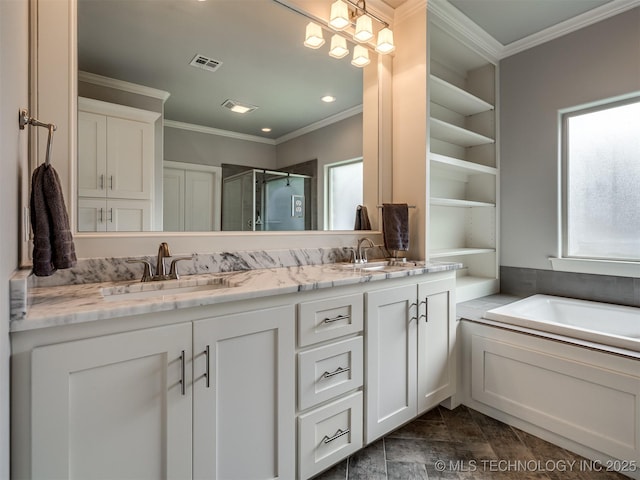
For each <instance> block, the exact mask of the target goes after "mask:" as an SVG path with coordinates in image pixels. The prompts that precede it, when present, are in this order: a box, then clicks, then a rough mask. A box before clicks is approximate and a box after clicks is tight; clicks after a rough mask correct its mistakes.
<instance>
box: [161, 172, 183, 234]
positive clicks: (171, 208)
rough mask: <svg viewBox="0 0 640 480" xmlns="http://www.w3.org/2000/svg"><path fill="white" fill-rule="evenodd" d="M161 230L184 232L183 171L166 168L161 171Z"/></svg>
mask: <svg viewBox="0 0 640 480" xmlns="http://www.w3.org/2000/svg"><path fill="white" fill-rule="evenodd" d="M162 229H163V230H164V231H165V232H184V170H180V169H177V168H167V167H165V168H164V170H163V175H162Z"/></svg>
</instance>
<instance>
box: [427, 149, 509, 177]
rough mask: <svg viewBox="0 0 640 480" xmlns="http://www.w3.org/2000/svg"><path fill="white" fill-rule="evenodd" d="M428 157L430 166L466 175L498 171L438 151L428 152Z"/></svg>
mask: <svg viewBox="0 0 640 480" xmlns="http://www.w3.org/2000/svg"><path fill="white" fill-rule="evenodd" d="M429 159H430V160H431V165H432V167H441V168H446V169H447V170H451V171H455V172H459V173H463V174H466V175H474V174H478V173H486V174H487V175H497V173H498V169H497V168H494V167H488V166H486V165H481V164H479V163H474V162H467V161H466V160H460V159H459V158H454V157H449V156H447V155H441V154H439V153H430V154H429Z"/></svg>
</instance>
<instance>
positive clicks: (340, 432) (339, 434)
mask: <svg viewBox="0 0 640 480" xmlns="http://www.w3.org/2000/svg"><path fill="white" fill-rule="evenodd" d="M348 433H350V430H349V429H348V428H347V429H346V430H342V429H340V428H339V429H338V431H337V432H336V433H334V434H333V437H329V436H327V435H325V436H324V438H323V439H322V443H331V442H333V441H334V440H335V439H336V438H340V437H342V436H343V435H347V434H348Z"/></svg>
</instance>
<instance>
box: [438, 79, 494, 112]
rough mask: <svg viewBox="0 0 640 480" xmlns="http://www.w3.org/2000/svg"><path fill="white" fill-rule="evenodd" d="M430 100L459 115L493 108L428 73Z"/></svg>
mask: <svg viewBox="0 0 640 480" xmlns="http://www.w3.org/2000/svg"><path fill="white" fill-rule="evenodd" d="M429 79H430V80H431V83H430V84H429V88H430V89H431V101H432V102H433V103H437V104H438V105H441V106H443V107H445V108H448V109H449V110H453V111H454V112H457V113H459V114H461V115H464V116H465V117H466V116H469V115H475V114H477V113H482V112H487V111H489V110H493V105H491V104H490V103H488V102H485V101H484V100H482V99H481V98H478V97H476V96H475V95H472V94H471V93H469V92H467V91H465V90H463V89H461V88H459V87H456V86H455V85H453V84H451V83H449V82H447V81H445V80H442V79H441V78H439V77H436V76H435V75H430V76H429Z"/></svg>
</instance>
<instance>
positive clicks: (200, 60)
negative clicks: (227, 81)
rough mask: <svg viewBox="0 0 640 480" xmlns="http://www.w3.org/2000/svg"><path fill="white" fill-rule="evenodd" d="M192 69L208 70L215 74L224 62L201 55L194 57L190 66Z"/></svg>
mask: <svg viewBox="0 0 640 480" xmlns="http://www.w3.org/2000/svg"><path fill="white" fill-rule="evenodd" d="M189 65H191V66H192V67H198V68H202V69H203V70H208V71H210V72H215V71H216V70H217V69H218V68H220V65H222V62H221V61H220V60H214V59H213V58H209V57H205V56H204V55H200V54H199V53H198V54H197V55H196V56H195V57H193V60H191V63H190V64H189Z"/></svg>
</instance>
